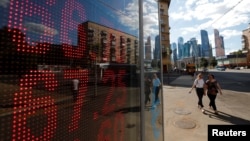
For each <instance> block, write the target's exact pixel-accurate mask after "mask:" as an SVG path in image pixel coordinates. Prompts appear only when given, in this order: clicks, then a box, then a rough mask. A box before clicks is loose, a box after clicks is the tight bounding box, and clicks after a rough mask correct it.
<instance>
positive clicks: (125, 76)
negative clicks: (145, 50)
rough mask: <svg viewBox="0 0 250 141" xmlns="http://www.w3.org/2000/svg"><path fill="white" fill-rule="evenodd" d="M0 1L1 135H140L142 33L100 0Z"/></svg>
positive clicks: (118, 139) (112, 139) (108, 140)
mask: <svg viewBox="0 0 250 141" xmlns="http://www.w3.org/2000/svg"><path fill="white" fill-rule="evenodd" d="M131 2H133V1H121V2H117V1H114V5H113V6H114V7H116V8H118V9H121V8H124V4H125V5H128V4H129V3H131ZM0 7H1V8H0V12H1V16H0V88H1V89H0V106H1V111H0V122H1V124H0V140H4V141H7V140H13V141H14V140H26V141H29V140H32V141H34V140H37V141H38V140H39V141H41V140H46V141H48V140H67V141H70V140H72V141H80V140H92V141H94V140H96V141H123V140H124V141H125V140H128V138H134V139H136V140H137V139H138V136H139V135H138V134H139V133H140V111H138V112H133V115H130V114H128V112H129V111H130V109H131V107H132V106H135V108H137V109H139V104H140V98H139V97H140V95H139V90H140V89H139V82H138V80H139V78H138V74H137V73H136V69H137V64H138V56H139V55H138V46H139V45H138V35H137V33H138V31H133V30H127V29H128V28H130V27H128V26H125V25H122V24H120V23H119V21H118V20H117V18H121V16H120V17H117V15H119V14H117V15H115V14H114V13H115V9H112V7H110V6H109V5H107V3H106V2H104V1H99V0H60V1H59V0H43V1H33V0H7V1H1V3H0ZM112 12H113V13H112ZM134 26H137V25H134ZM125 31H127V32H125ZM136 94H138V95H136ZM131 124H132V125H135V126H133V128H126V127H127V125H131Z"/></svg>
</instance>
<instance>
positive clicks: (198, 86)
mask: <svg viewBox="0 0 250 141" xmlns="http://www.w3.org/2000/svg"><path fill="white" fill-rule="evenodd" d="M204 85H205V82H204V79H203V75H202V73H199V74H198V75H197V76H196V79H195V80H194V83H193V85H192V87H191V90H190V91H189V93H192V90H193V89H194V88H195V90H196V94H197V97H198V108H199V109H201V111H202V112H205V110H204V109H203V107H204V105H203V102H202V99H203V96H205V95H206V94H205V91H204Z"/></svg>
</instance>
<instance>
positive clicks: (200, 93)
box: [196, 88, 204, 108]
mask: <svg viewBox="0 0 250 141" xmlns="http://www.w3.org/2000/svg"><path fill="white" fill-rule="evenodd" d="M196 94H197V96H198V105H199V106H200V107H201V108H202V107H204V105H203V103H202V98H203V94H204V89H203V88H196Z"/></svg>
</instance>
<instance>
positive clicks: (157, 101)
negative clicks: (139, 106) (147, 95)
mask: <svg viewBox="0 0 250 141" xmlns="http://www.w3.org/2000/svg"><path fill="white" fill-rule="evenodd" d="M160 87H161V81H160V79H159V78H158V77H157V74H153V90H154V91H153V92H154V96H155V100H154V105H153V107H156V105H158V104H160V99H159V91H160Z"/></svg>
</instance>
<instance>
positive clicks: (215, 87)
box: [205, 74, 222, 114]
mask: <svg viewBox="0 0 250 141" xmlns="http://www.w3.org/2000/svg"><path fill="white" fill-rule="evenodd" d="M205 91H207V96H208V98H209V100H210V102H209V107H210V108H213V110H214V113H215V114H218V111H217V107H216V104H215V99H216V96H217V93H218V92H219V93H220V94H221V95H222V91H221V87H220V85H219V83H218V82H217V80H216V79H215V78H214V75H213V74H209V75H208V80H207V81H206V85H205Z"/></svg>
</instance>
